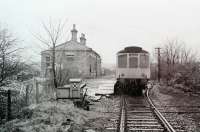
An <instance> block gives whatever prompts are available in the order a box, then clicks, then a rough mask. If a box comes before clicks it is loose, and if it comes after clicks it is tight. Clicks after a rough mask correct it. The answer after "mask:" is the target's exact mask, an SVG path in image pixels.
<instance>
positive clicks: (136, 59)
mask: <svg viewBox="0 0 200 132" xmlns="http://www.w3.org/2000/svg"><path fill="white" fill-rule="evenodd" d="M149 78H150V64H149V54H148V53H120V54H118V55H117V68H116V79H117V81H116V84H115V87H114V93H115V94H129V95H141V94H142V90H143V89H145V87H146V83H147V81H148V79H149Z"/></svg>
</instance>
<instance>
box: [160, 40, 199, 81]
mask: <svg viewBox="0 0 200 132" xmlns="http://www.w3.org/2000/svg"><path fill="white" fill-rule="evenodd" d="M162 51H163V52H162V56H161V63H162V75H163V76H164V77H165V79H166V81H167V84H169V82H170V81H171V80H176V79H177V75H178V74H179V77H178V78H179V80H182V82H184V83H185V84H187V83H188V80H191V79H192V78H193V75H194V74H195V72H197V59H196V58H197V57H196V56H197V54H195V52H193V51H192V49H188V48H186V46H185V44H184V43H183V42H180V41H178V40H168V41H167V42H166V43H165V45H164V46H163V48H162Z"/></svg>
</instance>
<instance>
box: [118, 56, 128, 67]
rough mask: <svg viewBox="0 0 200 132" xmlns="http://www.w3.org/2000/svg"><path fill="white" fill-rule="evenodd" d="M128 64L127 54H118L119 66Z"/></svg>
mask: <svg viewBox="0 0 200 132" xmlns="http://www.w3.org/2000/svg"><path fill="white" fill-rule="evenodd" d="M126 66H127V54H123V55H119V56H118V67H119V68H126Z"/></svg>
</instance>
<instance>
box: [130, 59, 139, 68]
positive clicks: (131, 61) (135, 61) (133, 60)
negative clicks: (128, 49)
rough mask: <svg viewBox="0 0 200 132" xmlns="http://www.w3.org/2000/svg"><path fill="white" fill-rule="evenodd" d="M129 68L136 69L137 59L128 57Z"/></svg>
mask: <svg viewBox="0 0 200 132" xmlns="http://www.w3.org/2000/svg"><path fill="white" fill-rule="evenodd" d="M129 67H130V68H137V67H138V57H129Z"/></svg>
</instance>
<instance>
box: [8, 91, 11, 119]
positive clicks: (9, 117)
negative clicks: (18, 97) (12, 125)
mask: <svg viewBox="0 0 200 132" xmlns="http://www.w3.org/2000/svg"><path fill="white" fill-rule="evenodd" d="M7 96H8V97H7V121H9V120H11V90H8V93H7Z"/></svg>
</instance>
